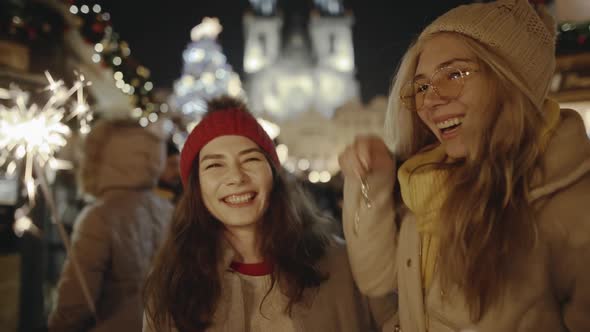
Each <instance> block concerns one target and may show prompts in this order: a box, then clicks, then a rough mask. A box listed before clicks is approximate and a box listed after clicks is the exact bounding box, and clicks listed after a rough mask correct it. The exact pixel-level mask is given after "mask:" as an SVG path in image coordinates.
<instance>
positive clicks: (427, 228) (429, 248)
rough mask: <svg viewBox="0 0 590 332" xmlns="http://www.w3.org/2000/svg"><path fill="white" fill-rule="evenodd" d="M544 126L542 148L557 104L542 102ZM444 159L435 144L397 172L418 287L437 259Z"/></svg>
mask: <svg viewBox="0 0 590 332" xmlns="http://www.w3.org/2000/svg"><path fill="white" fill-rule="evenodd" d="M543 112H544V114H545V121H546V124H545V127H544V128H543V132H542V135H541V139H542V142H541V146H542V147H544V146H545V145H546V144H547V142H548V141H549V138H550V137H551V134H552V133H553V131H554V130H555V128H556V127H557V125H558V124H559V113H560V109H559V104H558V103H557V102H555V101H553V100H546V101H545V104H544V106H543ZM447 160H448V158H447V155H446V152H445V149H444V147H443V146H441V145H439V146H437V147H436V148H434V149H431V150H428V151H424V152H421V153H419V154H417V155H415V156H414V157H412V158H410V159H409V160H407V161H406V162H405V163H404V164H403V165H402V166H401V167H400V169H399V170H398V181H399V184H400V189H401V194H402V199H403V201H404V204H406V206H407V207H408V208H409V209H410V210H411V211H412V212H413V213H414V215H415V216H416V222H417V227H418V232H419V233H420V237H421V240H422V241H421V250H420V252H421V254H420V256H421V270H422V285H423V287H424V288H425V289H428V288H429V287H430V284H431V282H432V277H433V274H434V270H435V264H436V258H437V256H438V246H439V237H438V231H437V228H438V227H440V224H439V221H440V209H441V208H442V205H443V204H444V202H445V200H446V198H447V194H448V192H447V186H446V185H445V182H446V179H447V176H448V174H447V172H448V170H446V169H440V168H437V167H435V166H436V165H437V164H439V165H440V163H444V162H446V161H447Z"/></svg>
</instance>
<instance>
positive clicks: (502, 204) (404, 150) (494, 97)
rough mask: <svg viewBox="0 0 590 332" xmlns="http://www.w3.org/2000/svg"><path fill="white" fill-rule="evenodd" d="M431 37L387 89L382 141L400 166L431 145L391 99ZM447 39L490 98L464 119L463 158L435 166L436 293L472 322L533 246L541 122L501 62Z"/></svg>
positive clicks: (414, 49) (521, 84)
mask: <svg viewBox="0 0 590 332" xmlns="http://www.w3.org/2000/svg"><path fill="white" fill-rule="evenodd" d="M447 34H448V33H447ZM436 35H437V34H433V35H430V36H426V37H425V38H420V39H419V40H418V41H417V42H415V43H414V44H413V45H412V46H410V48H409V50H408V51H407V53H406V55H405V56H404V58H403V59H402V61H401V63H400V66H399V68H398V72H397V75H396V77H395V79H394V84H393V87H392V89H391V94H390V97H389V105H388V110H387V115H386V128H385V135H386V136H385V137H386V140H387V142H388V145H389V147H390V148H391V149H392V151H393V153H394V155H395V156H396V158H397V159H398V160H401V161H403V160H406V159H408V158H410V157H411V156H413V155H415V154H416V153H418V152H419V151H421V150H423V149H424V148H425V147H426V146H428V145H431V144H434V143H436V142H437V140H436V137H435V136H434V134H433V133H432V132H431V131H430V130H429V129H428V128H427V127H426V125H424V124H423V123H422V121H421V120H420V118H419V117H418V114H417V113H416V112H414V111H410V110H408V109H406V108H405V107H404V106H403V104H402V103H401V100H400V97H399V96H400V89H401V88H402V86H403V85H404V84H405V83H407V82H408V81H410V80H411V78H412V77H413V76H414V73H415V71H416V67H417V64H418V61H419V57H420V53H421V51H422V50H423V48H424V45H425V44H426V43H427V42H428V40H429V39H431V38H432V37H433V36H436ZM453 36H455V37H457V38H459V39H460V40H462V41H463V42H464V43H465V45H466V46H467V47H468V48H469V50H470V51H471V52H472V53H473V55H474V56H475V58H476V59H477V62H478V64H479V67H480V71H481V74H482V75H485V77H486V78H487V80H486V81H487V84H488V85H489V87H488V88H489V89H486V91H490V94H489V95H488V98H487V100H484V105H485V106H484V107H483V108H482V109H481V110H472V112H470V113H469V114H468V115H467V116H466V117H465V118H464V125H463V133H464V134H465V137H469V138H473V139H471V140H469V141H466V142H465V144H466V145H467V151H468V153H467V156H466V158H464V159H463V160H460V161H457V162H454V163H452V164H451V165H449V164H448V163H447V164H445V165H439V167H443V168H447V169H449V172H448V173H449V176H448V183H447V188H448V196H447V198H446V200H445V203H444V204H443V207H442V211H441V214H440V215H441V219H442V220H441V225H444V227H441V232H440V234H439V235H440V247H439V257H438V264H437V269H438V270H437V273H439V276H440V278H441V279H440V280H441V283H442V287H443V289H445V288H448V287H451V286H457V287H459V288H460V289H461V291H462V293H463V295H464V297H465V301H466V303H467V305H468V307H469V310H470V316H471V318H472V320H474V321H478V320H480V319H481V317H482V316H483V314H484V313H485V311H486V310H487V309H488V308H489V307H490V306H492V305H493V304H494V303H496V302H497V300H498V299H499V298H500V297H501V296H502V294H503V293H504V291H505V288H506V285H507V281H508V280H509V279H511V276H513V275H514V273H516V269H517V268H518V266H517V264H516V263H514V262H516V261H518V259H515V258H516V257H515V256H517V255H525V254H526V253H527V252H529V250H530V249H531V248H532V247H533V246H534V244H535V238H536V235H535V234H536V228H535V224H534V215H533V214H534V211H533V209H532V207H531V205H530V203H529V199H528V191H529V189H530V183H531V181H532V177H533V174H534V173H535V170H536V169H537V167H538V166H539V157H540V154H541V150H542V147H541V146H540V143H539V142H540V135H541V130H542V128H543V126H544V120H543V116H542V113H541V111H540V110H539V109H538V108H537V107H536V106H535V105H534V103H533V102H532V101H531V100H530V99H529V98H528V97H527V94H526V93H525V91H527V84H526V83H525V81H524V80H523V79H522V78H521V77H518V76H517V74H516V73H515V72H514V71H513V70H511V69H510V68H509V66H508V65H507V63H506V62H505V61H504V60H503V59H502V58H501V57H499V56H498V55H497V54H495V53H494V52H493V51H491V50H490V49H488V48H487V47H486V46H484V45H482V44H480V43H478V42H477V41H475V40H473V39H471V38H469V37H466V36H464V35H460V34H456V33H454V34H453ZM533 84H534V83H533ZM482 98H485V96H482ZM474 113H476V116H473V114H474Z"/></svg>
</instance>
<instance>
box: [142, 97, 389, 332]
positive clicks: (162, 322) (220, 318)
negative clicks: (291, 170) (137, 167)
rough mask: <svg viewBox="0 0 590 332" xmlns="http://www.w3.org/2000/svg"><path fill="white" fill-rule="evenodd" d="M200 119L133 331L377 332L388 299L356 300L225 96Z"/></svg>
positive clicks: (253, 129)
mask: <svg viewBox="0 0 590 332" xmlns="http://www.w3.org/2000/svg"><path fill="white" fill-rule="evenodd" d="M208 109H209V112H208V113H207V114H206V115H205V116H204V117H203V119H202V120H201V122H199V124H198V125H197V126H196V127H195V128H194V129H193V131H192V132H191V134H190V135H189V137H188V138H187V141H186V142H185V144H184V147H183V149H182V152H181V158H180V170H181V177H182V181H183V184H184V193H183V195H182V197H181V199H180V201H179V203H178V205H177V208H176V211H175V214H174V217H173V219H172V223H171V228H170V230H169V234H168V236H167V239H166V241H165V242H164V244H163V246H162V247H161V248H160V250H159V253H158V255H157V256H156V259H155V262H154V265H153V268H152V271H151V273H150V274H149V276H148V278H147V283H146V286H145V293H144V294H145V300H146V315H145V316H146V320H145V323H144V331H158V332H163V331H208V332H214V331H231V332H240V331H242V332H249V331H251V332H255V331H256V332H271V331H272V332H274V331H281V332H296V331H297V332H304V331H317V332H330V331H333V332H346V331H348V332H357V331H369V329H371V328H375V329H374V330H372V331H375V330H377V329H379V330H381V328H382V327H384V325H385V324H386V323H385V321H387V320H389V318H391V317H392V316H393V314H394V313H395V301H394V298H393V297H391V296H384V297H382V298H379V299H377V298H373V299H370V300H367V299H366V298H364V297H362V296H361V295H360V292H359V291H358V289H357V288H356V286H355V284H354V281H353V278H352V274H351V271H350V265H349V263H348V258H347V255H346V250H345V249H344V247H343V246H341V245H337V244H336V243H335V242H334V241H332V239H330V237H329V234H328V232H327V222H329V221H327V220H325V218H322V217H321V216H320V215H319V214H318V213H317V211H316V210H315V208H314V206H313V205H312V204H310V203H309V202H308V200H306V198H305V196H303V194H302V192H300V191H299V190H297V187H295V186H294V183H292V182H291V181H287V178H286V174H285V173H284V170H283V169H282V168H281V166H280V162H279V158H278V156H277V153H276V151H275V146H274V144H273V141H272V140H271V139H270V138H269V137H268V135H267V134H266V133H265V132H264V130H263V129H262V127H261V126H260V125H259V124H258V123H257V121H256V119H255V118H254V117H253V116H252V115H251V114H250V113H249V112H248V111H247V109H246V108H245V106H244V105H243V104H242V103H241V102H240V101H239V100H236V99H233V98H230V97H224V98H221V99H217V100H213V101H211V102H210V103H209V106H208Z"/></svg>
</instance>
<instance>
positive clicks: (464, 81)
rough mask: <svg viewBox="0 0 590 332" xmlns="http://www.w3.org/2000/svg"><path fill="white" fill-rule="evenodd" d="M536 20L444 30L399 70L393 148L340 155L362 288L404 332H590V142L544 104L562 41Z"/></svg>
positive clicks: (510, 4) (528, 12) (433, 27)
mask: <svg viewBox="0 0 590 332" xmlns="http://www.w3.org/2000/svg"><path fill="white" fill-rule="evenodd" d="M537 9H538V11H537V10H535V8H534V7H532V6H531V4H529V2H528V1H526V0H502V1H495V2H486V3H474V4H469V5H464V6H460V7H457V8H455V9H452V10H451V11H449V12H447V13H446V14H444V15H442V16H441V17H439V18H438V19H436V20H435V21H434V22H433V23H431V24H430V25H429V26H428V27H426V28H425V30H424V31H423V32H422V33H421V34H420V36H419V37H418V39H417V41H416V42H415V43H414V44H413V45H411V46H410V48H409V50H408V51H407V52H406V54H405V56H404V58H403V60H402V62H401V64H400V66H399V69H398V72H397V75H396V77H395V79H394V84H393V88H392V90H391V94H390V100H389V107H388V110H387V116H386V133H387V134H386V140H387V144H386V143H385V142H384V141H383V140H382V139H380V138H376V137H359V138H357V139H356V141H355V142H354V143H353V144H352V145H351V146H349V147H348V148H346V150H345V151H344V152H343V153H342V154H341V156H340V165H341V167H342V170H343V174H344V176H345V183H344V212H343V218H344V225H345V227H344V231H345V237H346V240H347V243H348V248H349V257H350V259H351V266H352V271H353V275H354V276H355V280H356V281H357V283H358V286H359V288H360V289H361V291H362V292H364V293H365V294H368V295H374V296H379V295H384V294H387V293H392V292H397V293H398V295H399V319H400V325H399V326H398V329H399V328H401V330H403V331H412V332H426V331H431V332H433V331H434V332H439V331H462V330H465V331H467V330H469V331H478V332H492V331H494V332H495V331H551V332H557V331H570V332H582V331H590V267H589V264H588V262H590V214H588V203H589V202H590V141H589V140H588V137H587V136H586V132H585V129H584V124H583V122H582V119H581V117H580V116H579V114H578V113H576V112H575V111H572V110H566V109H560V107H559V104H557V103H556V102H555V101H553V100H550V99H548V98H547V92H548V90H549V86H550V83H551V79H552V76H553V73H554V69H555V55H554V53H555V26H554V23H553V20H552V18H551V17H550V16H549V15H548V14H547V13H546V12H545V11H544V10H543V8H537ZM390 149H391V150H390ZM390 151H392V152H390ZM398 166H399V168H396V167H398ZM396 173H397V178H396ZM396 180H397V181H396Z"/></svg>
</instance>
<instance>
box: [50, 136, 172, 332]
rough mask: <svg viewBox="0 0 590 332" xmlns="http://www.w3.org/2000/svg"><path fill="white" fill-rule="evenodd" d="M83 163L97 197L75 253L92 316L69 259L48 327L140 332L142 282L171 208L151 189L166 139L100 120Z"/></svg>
mask: <svg viewBox="0 0 590 332" xmlns="http://www.w3.org/2000/svg"><path fill="white" fill-rule="evenodd" d="M84 153H85V167H84V169H83V172H82V174H83V177H84V178H83V179H82V181H84V187H85V188H86V191H87V192H89V193H92V194H94V195H95V196H97V199H96V201H95V202H94V203H92V204H90V205H89V206H88V207H86V208H85V209H84V210H83V211H82V213H81V214H80V216H79V217H78V219H77V220H76V223H75V225H74V230H73V233H72V240H71V241H72V252H71V253H72V255H73V257H75V258H76V259H77V261H78V263H79V264H80V267H81V270H82V272H83V275H84V278H85V280H86V282H87V284H88V286H89V289H90V293H91V296H92V301H93V303H94V305H95V307H96V310H97V316H98V321H97V322H94V321H93V315H92V314H91V312H90V310H89V308H88V306H87V304H86V301H85V299H84V296H83V293H82V290H81V287H80V284H79V282H78V279H77V276H76V274H75V271H74V266H73V264H72V261H71V259H69V258H68V259H67V260H66V262H65V264H64V267H63V272H62V274H61V277H60V280H59V284H58V289H57V303H56V304H55V307H54V308H53V311H52V313H51V314H50V317H49V324H48V325H49V330H50V331H60V332H66V331H97V332H98V331H104V332H116V331H140V330H141V324H142V312H143V306H142V302H141V288H142V283H143V281H144V278H145V274H146V272H147V270H148V268H149V265H150V263H151V260H152V256H153V255H154V252H155V250H156V248H157V246H158V245H159V243H160V239H161V238H162V237H163V234H162V233H163V230H164V227H165V225H166V224H167V223H168V220H169V218H170V214H171V212H172V206H171V205H170V203H168V202H167V201H165V200H164V199H162V198H160V197H159V196H157V195H156V194H155V193H154V192H153V188H154V187H155V185H156V181H157V178H158V175H159V173H160V171H161V170H162V167H163V161H164V144H163V142H162V141H161V140H160V139H159V138H158V137H156V136H154V135H153V134H151V133H150V132H148V131H146V130H145V129H141V128H122V127H113V126H110V125H100V126H98V127H96V128H95V129H94V130H93V133H91V134H90V136H89V138H88V140H87V144H86V150H85V152H84Z"/></svg>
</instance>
